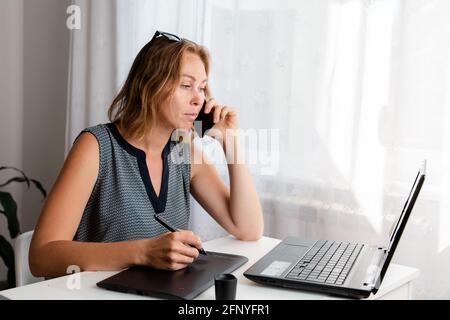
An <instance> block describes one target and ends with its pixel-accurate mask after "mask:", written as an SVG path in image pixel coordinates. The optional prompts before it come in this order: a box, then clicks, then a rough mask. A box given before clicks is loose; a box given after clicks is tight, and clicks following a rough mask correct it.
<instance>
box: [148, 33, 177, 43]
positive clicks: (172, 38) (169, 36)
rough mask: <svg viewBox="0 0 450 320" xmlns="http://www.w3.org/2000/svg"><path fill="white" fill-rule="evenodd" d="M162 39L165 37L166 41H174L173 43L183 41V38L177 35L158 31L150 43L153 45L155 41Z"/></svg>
mask: <svg viewBox="0 0 450 320" xmlns="http://www.w3.org/2000/svg"><path fill="white" fill-rule="evenodd" d="M161 37H163V38H164V39H166V40H169V41H173V42H178V41H181V38H180V37H179V36H177V35H174V34H172V33H169V32H163V31H158V30H156V32H155V34H154V35H153V38H152V40H150V43H152V42H153V41H154V40H155V39H158V38H161Z"/></svg>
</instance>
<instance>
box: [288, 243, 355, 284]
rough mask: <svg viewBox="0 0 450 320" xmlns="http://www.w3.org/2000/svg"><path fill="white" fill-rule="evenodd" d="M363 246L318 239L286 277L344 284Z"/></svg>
mask: <svg viewBox="0 0 450 320" xmlns="http://www.w3.org/2000/svg"><path fill="white" fill-rule="evenodd" d="M362 247H363V245H362V244H352V243H345V242H335V241H329V240H320V241H317V242H316V243H315V244H314V246H313V247H312V248H311V249H310V250H309V251H308V252H307V254H306V255H305V256H304V257H303V258H302V259H300V261H299V262H298V263H297V264H296V265H295V266H294V268H293V269H292V270H291V271H290V272H289V273H288V275H287V276H286V278H287V279H293V280H306V281H312V282H320V283H327V284H336V285H342V284H343V283H344V281H345V279H346V278H347V275H348V274H349V272H350V269H351V268H352V266H353V263H354V262H355V260H356V258H357V257H358V255H359V253H360V252H361V249H362Z"/></svg>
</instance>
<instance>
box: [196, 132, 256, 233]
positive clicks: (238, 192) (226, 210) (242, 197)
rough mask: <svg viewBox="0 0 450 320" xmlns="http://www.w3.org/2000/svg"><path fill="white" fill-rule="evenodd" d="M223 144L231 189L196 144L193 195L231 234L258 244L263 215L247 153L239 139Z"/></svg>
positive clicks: (231, 138)
mask: <svg viewBox="0 0 450 320" xmlns="http://www.w3.org/2000/svg"><path fill="white" fill-rule="evenodd" d="M222 142H223V148H224V151H225V154H226V155H227V160H228V172H229V176H230V188H228V187H227V186H226V185H225V184H224V183H223V181H222V180H221V178H220V176H219V174H218V172H217V170H216V169H215V167H214V166H213V165H212V164H210V163H211V162H210V161H209V160H208V159H207V157H206V156H205V155H204V154H203V153H202V152H201V151H200V150H198V148H197V147H196V146H195V145H194V144H192V147H191V150H192V151H191V154H192V162H191V163H192V177H191V193H192V195H193V196H194V198H195V199H196V200H197V201H198V202H199V203H200V204H201V205H202V207H203V208H204V209H205V210H206V211H207V212H208V213H209V214H210V215H211V216H212V217H213V218H214V219H215V220H216V221H217V222H218V223H219V224H220V225H221V226H222V227H223V228H224V229H225V230H227V231H228V232H229V233H230V234H232V235H234V236H235V237H236V238H238V239H240V240H257V239H259V238H261V236H262V234H263V229H264V222H263V215H262V209H261V205H260V202H259V197H258V194H257V191H256V188H255V186H254V183H253V179H252V177H251V174H250V172H249V169H248V168H247V166H246V164H245V159H244V151H243V149H242V147H241V145H240V142H239V137H238V136H230V138H229V139H224V141H222ZM237 160H239V161H237Z"/></svg>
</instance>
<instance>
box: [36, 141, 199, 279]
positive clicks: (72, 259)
mask: <svg viewBox="0 0 450 320" xmlns="http://www.w3.org/2000/svg"><path fill="white" fill-rule="evenodd" d="M98 171H99V146H98V142H97V140H96V138H95V137H94V136H93V135H91V134H90V133H83V134H82V135H81V136H80V137H79V138H78V139H77V141H76V142H75V144H74V146H73V148H72V150H71V151H70V153H69V155H68V157H67V159H66V162H65V164H64V166H63V169H62V170H61V173H60V175H59V176H58V179H57V180H56V183H55V185H54V186H53V189H52V191H51V192H50V194H49V197H48V199H47V201H46V203H45V205H44V208H43V210H42V212H41V215H40V217H39V221H38V223H37V226H36V228H35V230H34V234H33V239H32V242H31V245H30V253H29V264H30V270H31V272H32V274H33V275H35V276H39V277H41V276H44V277H57V276H62V275H66V274H67V268H68V267H69V266H77V267H78V268H79V269H80V271H85V270H90V271H97V270H121V269H124V268H127V267H129V266H132V265H136V264H142V265H150V266H153V267H156V268H160V269H172V270H176V269H180V268H182V267H185V266H186V265H187V264H189V263H191V262H192V261H193V259H194V258H195V257H197V256H198V251H197V250H196V249H193V248H191V247H188V246H186V245H185V244H186V243H187V244H192V245H195V246H196V247H197V248H201V243H200V240H199V239H198V237H197V236H195V235H194V234H192V233H191V232H187V231H185V232H175V233H169V234H164V235H162V236H159V237H155V238H152V239H145V240H136V241H125V242H117V243H85V242H77V241H73V237H74V235H75V233H76V230H77V229H78V225H79V223H80V221H81V217H82V214H83V211H84V208H85V206H86V203H87V201H88V199H89V197H90V195H91V192H92V190H93V188H94V185H95V182H96V179H97V175H98Z"/></svg>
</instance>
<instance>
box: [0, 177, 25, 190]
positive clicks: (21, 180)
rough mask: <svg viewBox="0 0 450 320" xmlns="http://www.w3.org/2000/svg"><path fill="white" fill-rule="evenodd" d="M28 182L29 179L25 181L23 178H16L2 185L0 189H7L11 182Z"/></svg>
mask: <svg viewBox="0 0 450 320" xmlns="http://www.w3.org/2000/svg"><path fill="white" fill-rule="evenodd" d="M26 181H27V179H25V178H23V177H14V178H11V179H9V180H8V181H6V182H5V183H4V184H0V188H1V187H6V186H7V185H8V184H10V183H11V182H26Z"/></svg>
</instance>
